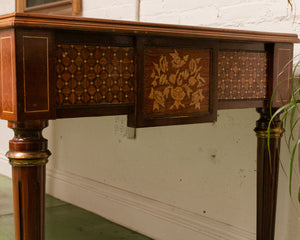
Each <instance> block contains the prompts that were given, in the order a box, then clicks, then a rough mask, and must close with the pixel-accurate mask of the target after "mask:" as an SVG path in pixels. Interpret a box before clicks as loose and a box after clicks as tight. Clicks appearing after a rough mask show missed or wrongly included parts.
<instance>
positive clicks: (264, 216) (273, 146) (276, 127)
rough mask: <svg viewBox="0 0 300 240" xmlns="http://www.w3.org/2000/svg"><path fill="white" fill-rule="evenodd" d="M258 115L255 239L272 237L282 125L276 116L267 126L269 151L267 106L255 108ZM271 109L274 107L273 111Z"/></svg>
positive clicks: (268, 114) (256, 129) (268, 110)
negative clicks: (269, 127)
mask: <svg viewBox="0 0 300 240" xmlns="http://www.w3.org/2000/svg"><path fill="white" fill-rule="evenodd" d="M257 112H258V113H259V114H260V119H259V120H258V121H257V122H256V128H255V129H254V131H255V132H256V136H257V233H256V235H257V240H273V239H274V232H275V219H276V203H277V185H278V169H279V154H280V139H281V136H282V133H283V129H282V128H281V126H280V118H279V116H277V117H275V119H274V121H273V122H272V124H271V129H270V153H271V160H270V157H269V156H270V155H269V150H268V124H269V121H270V118H271V113H270V109H269V108H258V109H257ZM273 112H275V109H274V111H273Z"/></svg>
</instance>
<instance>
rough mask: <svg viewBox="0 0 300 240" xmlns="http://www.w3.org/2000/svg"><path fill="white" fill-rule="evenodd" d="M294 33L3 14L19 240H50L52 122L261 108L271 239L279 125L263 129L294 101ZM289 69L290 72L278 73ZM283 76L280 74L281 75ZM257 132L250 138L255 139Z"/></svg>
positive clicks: (1, 111) (160, 122) (169, 121)
mask: <svg viewBox="0 0 300 240" xmlns="http://www.w3.org/2000/svg"><path fill="white" fill-rule="evenodd" d="M295 42H299V40H298V38H297V36H296V35H292V34H275V33H262V32H250V31H238V30H225V29H212V28H200V27H187V26H174V25H160V24H148V23H134V22H121V21H110V20H97V19H85V18H72V17H54V16H43V15H33V14H10V15H5V16H1V17H0V54H1V55H0V63H1V64H0V117H1V118H2V119H5V120H8V127H10V128H12V129H13V130H14V132H15V137H14V138H13V139H12V140H11V141H10V142H9V151H8V153H7V157H8V158H9V160H10V163H11V165H12V171H13V187H14V206H15V229H16V239H17V240H43V239H44V208H45V203H44V195H45V165H46V163H47V159H48V157H49V155H50V152H49V151H48V149H47V140H46V139H44V138H43V137H42V130H43V129H44V128H45V127H47V125H48V120H49V119H57V118H73V117H86V116H106V115H117V114H127V115H128V125H129V126H131V127H152V126H167V125H173V124H191V123H201V122H213V121H216V120H217V114H216V113H217V110H218V109H233V108H250V107H251V108H253V107H255V108H257V110H258V112H259V113H260V115H261V118H260V119H259V120H258V121H257V123H256V128H255V131H256V134H257V137H258V145H257V239H258V240H272V239H273V238H274V227H275V213H276V195H277V179H278V158H279V149H280V137H281V134H282V131H283V130H282V129H281V128H280V126H279V119H278V118H277V119H275V121H274V124H273V125H272V129H271V135H272V136H271V137H272V138H271V155H272V161H271V162H272V166H269V159H268V156H269V155H268V151H267V147H266V145H267V143H266V135H267V134H266V129H267V124H268V121H269V118H270V111H269V109H270V108H269V107H270V97H271V95H272V92H273V91H274V89H275V87H276V86H277V85H278V84H279V83H280V82H281V81H285V82H284V83H283V84H281V85H280V88H279V89H278V91H277V92H276V95H275V98H274V101H273V103H272V106H271V107H272V109H273V110H275V109H276V108H278V107H279V106H281V105H282V104H283V103H285V102H286V101H287V99H288V96H289V94H288V93H289V79H290V77H291V71H292V65H291V64H289V65H288V66H287V67H286V68H284V69H283V67H284V66H285V65H286V64H287V63H288V62H289V61H290V60H291V59H292V57H293V43H295ZM282 71H283V73H281V72H282ZM279 73H281V74H280V75H279ZM249 134H250V133H249Z"/></svg>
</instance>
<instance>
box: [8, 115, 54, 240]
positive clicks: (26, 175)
mask: <svg viewBox="0 0 300 240" xmlns="http://www.w3.org/2000/svg"><path fill="white" fill-rule="evenodd" d="M47 126H48V121H46V120H43V121H42V120H37V121H26V122H8V127H9V128H12V129H13V130H14V133H15V135H14V138H13V139H12V140H10V141H9V151H8V153H7V154H6V156H7V157H8V159H9V161H10V163H11V165H12V176H13V194H14V212H15V239H16V240H44V239H45V236H44V235H45V231H44V227H45V226H44V225H45V224H44V215H45V214H44V212H45V165H46V163H47V161H48V157H49V156H50V152H49V150H48V149H47V140H46V139H44V138H43V136H42V130H43V129H44V128H45V127H47Z"/></svg>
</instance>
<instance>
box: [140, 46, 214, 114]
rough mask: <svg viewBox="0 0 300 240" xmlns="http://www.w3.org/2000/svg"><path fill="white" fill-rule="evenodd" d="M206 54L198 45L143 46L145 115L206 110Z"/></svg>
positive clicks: (207, 83) (207, 91)
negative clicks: (182, 47)
mask: <svg viewBox="0 0 300 240" xmlns="http://www.w3.org/2000/svg"><path fill="white" fill-rule="evenodd" d="M210 54H211V53H210V50H202V49H201V50H199V49H158V48H149V49H146V50H145V68H144V69H145V70H144V71H145V73H144V77H145V79H144V86H145V95H144V99H145V113H146V115H148V116H155V115H179V114H189V113H199V112H208V111H209V97H210V96H209V81H210V79H209V75H210Z"/></svg>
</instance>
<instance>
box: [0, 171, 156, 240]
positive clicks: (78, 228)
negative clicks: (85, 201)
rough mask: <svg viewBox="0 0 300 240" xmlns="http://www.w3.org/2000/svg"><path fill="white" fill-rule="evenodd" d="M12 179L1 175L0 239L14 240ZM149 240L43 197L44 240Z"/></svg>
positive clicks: (58, 201) (70, 206) (86, 212)
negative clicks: (44, 216)
mask: <svg viewBox="0 0 300 240" xmlns="http://www.w3.org/2000/svg"><path fill="white" fill-rule="evenodd" d="M13 221H14V220H13V205H12V188H11V179H9V178H7V177H4V176H2V175H0V240H14V226H13V224H14V223H13ZM71 239H72V240H150V238H148V237H145V236H142V235H140V234H138V233H136V232H133V231H131V230H129V229H126V228H124V227H122V226H120V225H117V224H115V223H112V222H110V221H108V220H106V219H104V218H102V217H100V216H98V215H95V214H93V213H91V212H88V211H85V210H83V209H81V208H78V207H75V206H73V205H71V204H68V203H66V202H62V201H60V200H58V199H56V198H53V197H51V196H47V197H46V240H71Z"/></svg>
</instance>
